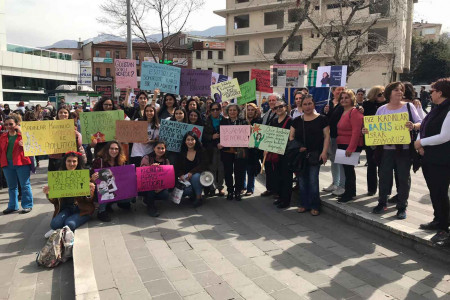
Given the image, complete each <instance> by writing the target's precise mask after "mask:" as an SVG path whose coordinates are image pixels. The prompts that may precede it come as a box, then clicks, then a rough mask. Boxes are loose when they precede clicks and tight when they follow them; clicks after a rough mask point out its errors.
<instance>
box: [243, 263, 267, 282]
mask: <svg viewBox="0 0 450 300" xmlns="http://www.w3.org/2000/svg"><path fill="white" fill-rule="evenodd" d="M239 270H241V272H242V273H244V275H245V276H247V277H248V278H250V279H254V278H257V277H261V276H264V275H266V272H264V271H263V270H262V269H261V268H260V267H258V266H256V265H245V266H242V267H240V268H239Z"/></svg>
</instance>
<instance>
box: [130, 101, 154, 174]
mask: <svg viewBox="0 0 450 300" xmlns="http://www.w3.org/2000/svg"><path fill="white" fill-rule="evenodd" d="M139 120H140V121H147V123H148V126H147V133H148V141H147V143H134V144H133V148H132V149H131V155H130V163H131V164H134V165H136V166H139V165H140V163H141V158H142V157H143V156H144V155H147V154H149V153H151V152H152V151H153V144H154V143H155V142H156V141H157V140H158V138H159V119H158V114H157V113H156V108H155V107H154V106H153V105H152V104H147V105H146V106H145V109H144V117H143V118H142V119H139Z"/></svg>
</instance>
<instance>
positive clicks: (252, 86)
mask: <svg viewBox="0 0 450 300" xmlns="http://www.w3.org/2000/svg"><path fill="white" fill-rule="evenodd" d="M240 88H241V94H242V97H238V98H237V101H238V104H239V105H242V104H245V103H248V102H251V101H254V100H256V79H253V80H250V81H247V82H246V83H244V84H241V85H240Z"/></svg>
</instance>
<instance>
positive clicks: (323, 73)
mask: <svg viewBox="0 0 450 300" xmlns="http://www.w3.org/2000/svg"><path fill="white" fill-rule="evenodd" d="M346 84H347V66H322V67H319V68H317V78H316V87H333V86H345V85H346Z"/></svg>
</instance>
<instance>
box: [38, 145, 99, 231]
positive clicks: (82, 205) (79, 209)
mask: <svg viewBox="0 0 450 300" xmlns="http://www.w3.org/2000/svg"><path fill="white" fill-rule="evenodd" d="M82 169H84V164H83V158H82V154H81V153H79V152H67V153H66V154H65V155H64V157H63V159H62V164H61V168H60V171H73V170H82ZM90 188H91V194H90V196H89V197H86V196H83V197H68V198H59V199H49V198H48V193H49V187H48V186H44V188H43V191H44V194H45V195H46V196H47V199H48V201H50V202H51V203H52V204H53V205H54V206H55V212H54V213H53V218H52V221H51V222H50V227H51V229H52V230H50V231H49V232H47V234H46V235H45V237H49V236H50V235H51V233H52V232H53V230H56V229H60V228H63V227H64V226H66V225H67V226H69V228H70V230H72V231H75V229H77V228H78V227H80V226H81V225H83V224H84V223H86V222H87V221H89V219H90V218H91V215H92V214H93V213H94V210H95V206H94V201H93V199H94V198H93V197H94V192H95V185H94V184H93V183H90Z"/></svg>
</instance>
